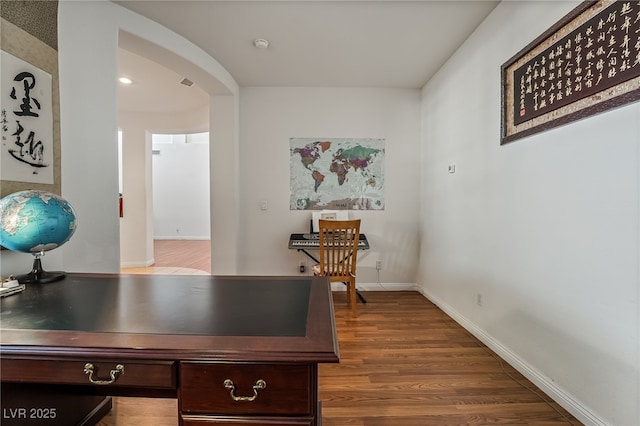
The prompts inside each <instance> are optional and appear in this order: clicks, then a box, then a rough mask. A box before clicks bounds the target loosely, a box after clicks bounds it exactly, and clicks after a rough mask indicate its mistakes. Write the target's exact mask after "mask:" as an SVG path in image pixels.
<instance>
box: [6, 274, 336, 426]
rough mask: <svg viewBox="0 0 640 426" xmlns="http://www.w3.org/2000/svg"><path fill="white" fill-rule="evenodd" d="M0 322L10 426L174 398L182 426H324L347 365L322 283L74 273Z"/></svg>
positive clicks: (9, 307)
mask: <svg viewBox="0 0 640 426" xmlns="http://www.w3.org/2000/svg"><path fill="white" fill-rule="evenodd" d="M0 320H1V330H0V361H1V362H2V371H1V376H0V379H1V382H2V387H3V389H2V407H3V412H2V416H3V417H2V424H3V425H22V424H29V425H32V424H33V425H38V424H43V425H58V424H59V425H65V426H67V425H70V424H82V425H93V424H95V423H97V421H98V420H99V419H100V418H101V417H102V416H103V415H104V414H105V413H106V412H108V410H109V409H110V407H111V400H110V398H108V397H110V396H141V397H165V398H177V399H178V411H179V412H178V417H179V424H180V425H182V426H197V425H200V426H201V425H204V424H254V425H256V424H267V423H268V424H270V425H319V424H321V419H322V414H321V408H320V404H319V401H318V363H323V362H338V361H339V351H338V343H337V338H336V331H335V323H334V313H333V302H332V299H331V288H330V285H329V281H328V279H326V278H323V277H237V276H220V277H215V276H176V275H173V276H160V275H94V274H68V275H67V277H66V278H65V279H64V280H62V281H58V282H55V283H49V284H43V285H38V284H30V285H29V286H27V289H26V290H25V291H24V292H22V293H20V294H17V295H12V296H9V297H7V298H4V299H2V300H1V301H0ZM85 403H86V404H85ZM84 405H86V407H84ZM26 420H28V423H25V421H26Z"/></svg>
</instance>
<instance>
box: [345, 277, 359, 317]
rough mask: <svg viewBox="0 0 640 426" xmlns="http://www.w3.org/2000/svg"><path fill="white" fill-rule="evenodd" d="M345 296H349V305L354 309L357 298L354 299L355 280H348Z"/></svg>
mask: <svg viewBox="0 0 640 426" xmlns="http://www.w3.org/2000/svg"><path fill="white" fill-rule="evenodd" d="M347 297H348V298H349V305H350V306H351V309H352V310H355V309H356V304H357V303H358V300H357V299H356V283H355V280H352V281H349V283H348V284H347Z"/></svg>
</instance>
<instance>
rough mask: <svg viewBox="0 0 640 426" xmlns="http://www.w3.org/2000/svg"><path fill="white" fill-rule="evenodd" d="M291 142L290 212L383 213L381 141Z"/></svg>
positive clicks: (294, 139)
mask: <svg viewBox="0 0 640 426" xmlns="http://www.w3.org/2000/svg"><path fill="white" fill-rule="evenodd" d="M290 142H291V202H290V209H291V210H323V209H331V210H384V156H385V153H384V143H385V140H384V139H315V138H291V139H290Z"/></svg>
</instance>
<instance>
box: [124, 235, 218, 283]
mask: <svg viewBox="0 0 640 426" xmlns="http://www.w3.org/2000/svg"><path fill="white" fill-rule="evenodd" d="M153 257H154V260H155V263H154V264H153V265H151V266H149V267H146V268H142V267H141V268H123V269H122V270H121V272H122V273H123V274H180V275H191V274H198V275H202V274H210V273H211V241H209V240H154V241H153Z"/></svg>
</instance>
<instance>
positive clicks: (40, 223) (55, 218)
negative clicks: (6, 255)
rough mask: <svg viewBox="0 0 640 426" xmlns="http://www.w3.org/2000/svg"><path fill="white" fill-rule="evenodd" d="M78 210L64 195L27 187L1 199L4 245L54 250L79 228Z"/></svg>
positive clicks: (0, 224) (23, 249) (35, 250)
mask: <svg viewBox="0 0 640 426" xmlns="http://www.w3.org/2000/svg"><path fill="white" fill-rule="evenodd" d="M76 224H77V219H76V213H75V212H74V211H73V207H71V204H69V203H68V202H67V201H66V200H65V199H64V198H62V197H60V196H58V195H56V194H52V193H50V192H45V191H38V190H27V191H20V192H14V193H13V194H9V195H7V196H6V197H4V198H2V199H0V245H2V246H3V247H5V248H8V249H9V250H15V251H19V252H23V253H34V254H35V253H41V252H45V251H49V250H53V249H55V248H56V247H59V246H61V245H62V244H64V243H66V242H67V241H69V239H70V238H71V236H72V235H73V233H74V232H75V230H76Z"/></svg>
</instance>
